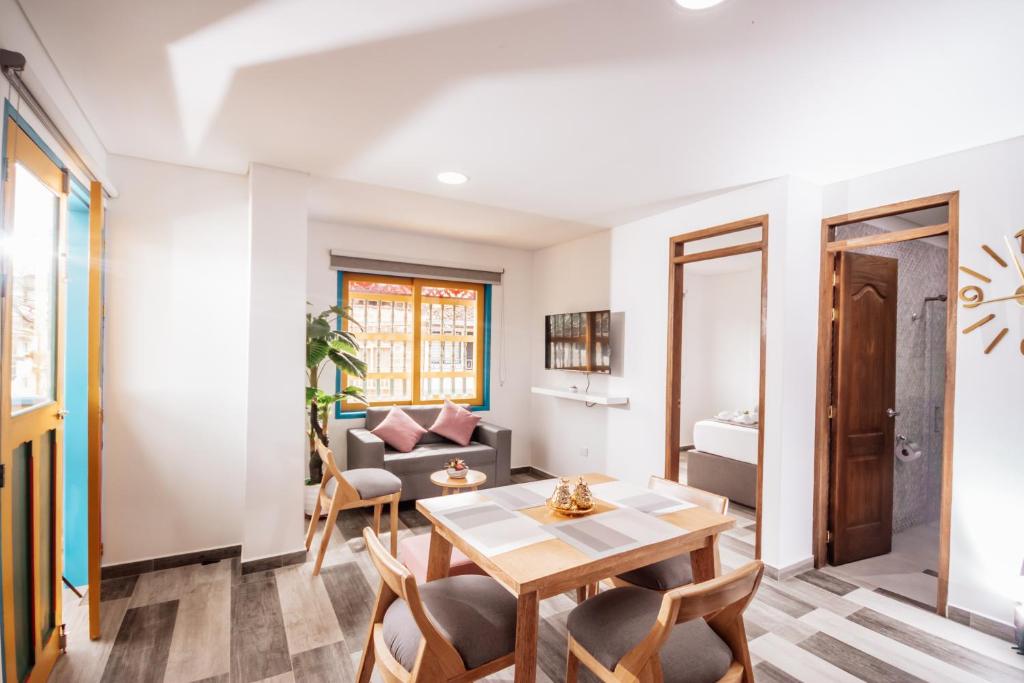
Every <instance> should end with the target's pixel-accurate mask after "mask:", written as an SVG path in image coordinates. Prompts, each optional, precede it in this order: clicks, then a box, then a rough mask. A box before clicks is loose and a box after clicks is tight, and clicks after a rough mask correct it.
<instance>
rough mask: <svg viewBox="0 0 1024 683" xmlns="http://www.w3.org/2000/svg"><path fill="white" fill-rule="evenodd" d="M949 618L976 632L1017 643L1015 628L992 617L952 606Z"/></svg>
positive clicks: (948, 614) (948, 612) (948, 611)
mask: <svg viewBox="0 0 1024 683" xmlns="http://www.w3.org/2000/svg"><path fill="white" fill-rule="evenodd" d="M947 616H948V617H949V618H950V619H951V620H953V621H955V622H957V623H959V624H963V625H964V626H970V627H971V628H973V629H974V630H976V631H981V632H982V633H985V634H988V635H990V636H994V637H996V638H999V639H1000V640H1005V641H1007V642H1010V643H1016V642H1017V641H1016V639H1015V637H1014V632H1013V626H1012V625H1011V624H1004V623H1003V622H1001V621H997V620H996V619H993V618H991V617H986V616H982V615H981V614H975V613H974V612H972V611H970V610H967V609H964V608H962V607H956V606H955V605H950V606H949V608H948V610H947Z"/></svg>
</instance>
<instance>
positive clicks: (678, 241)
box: [665, 214, 768, 559]
mask: <svg viewBox="0 0 1024 683" xmlns="http://www.w3.org/2000/svg"><path fill="white" fill-rule="evenodd" d="M753 228H761V239H759V240H757V241H756V242H745V243H743V244H735V245H732V246H728V247H722V248H719V249H711V250H709V251H702V252H696V253H691V254H686V253H685V252H686V245H687V243H689V242H695V241H697V240H703V239H708V238H710V237H720V236H722V235H728V234H731V233H734V232H740V231H742V230H750V229H753ZM754 252H761V340H760V368H759V374H760V377H759V378H758V391H757V410H758V429H757V494H756V496H757V497H756V504H757V507H756V509H755V511H754V515H755V519H756V527H755V542H754V557H755V558H758V559H759V558H760V557H761V510H762V508H763V507H764V506H763V501H762V498H761V489H762V486H763V481H764V385H765V380H764V377H765V341H766V339H767V323H768V214H762V215H760V216H753V217H751V218H744V219H742V220H738V221H734V222H732V223H726V224H724V225H716V226H714V227H711V228H704V229H702V230H694V231H692V232H686V233H683V234H681V235H676V236H674V237H670V238H669V249H668V362H667V373H666V376H665V425H666V426H665V478H666V479H670V480H671V481H678V480H679V451H680V448H681V446H680V443H679V431H680V422H681V421H682V418H681V415H680V412H679V411H680V408H681V406H682V374H681V373H682V368H683V268H684V266H685V265H686V264H687V263H694V262H696V261H708V260H710V259H716V258H724V257H727V256H737V255H739V254H750V253H754Z"/></svg>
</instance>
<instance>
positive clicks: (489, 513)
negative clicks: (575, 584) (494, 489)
mask: <svg viewBox="0 0 1024 683" xmlns="http://www.w3.org/2000/svg"><path fill="white" fill-rule="evenodd" d="M443 507H444V508H445V509H444V510H443V511H440V510H436V509H435V510H432V512H434V514H435V515H436V516H437V517H438V518H439V520H441V521H443V522H444V523H445V524H446V525H447V526H448V527H450V528H451V529H453V530H454V531H456V532H458V534H459V536H461V537H462V538H464V539H465V540H466V541H467V542H468V543H469V544H470V545H472V546H473V547H474V548H476V549H477V550H479V551H480V552H481V553H483V554H484V555H487V556H488V557H492V556H494V555H500V554H501V553H507V552H509V551H510V550H516V549H518V548H524V547H526V546H528V545H533V544H534V543H541V542H542V541H547V540H549V539H550V538H551V533H550V532H549V531H548V530H547V529H546V528H545V527H544V526H542V525H541V523H540V522H538V521H536V520H535V519H531V518H530V517H527V516H526V515H524V514H522V513H520V512H515V511H512V510H506V509H505V508H503V507H502V506H500V505H498V504H497V503H492V502H475V503H470V504H468V505H462V506H459V507H451V506H443Z"/></svg>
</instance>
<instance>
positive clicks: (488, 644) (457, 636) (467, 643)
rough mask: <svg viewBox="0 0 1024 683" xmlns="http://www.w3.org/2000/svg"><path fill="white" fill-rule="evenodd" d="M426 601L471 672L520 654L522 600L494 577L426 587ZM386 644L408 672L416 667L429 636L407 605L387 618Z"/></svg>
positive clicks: (399, 606)
mask: <svg viewBox="0 0 1024 683" xmlns="http://www.w3.org/2000/svg"><path fill="white" fill-rule="evenodd" d="M419 593H420V599H421V600H422V601H423V606H424V607H425V608H426V610H427V612H428V613H429V614H430V616H431V618H432V619H433V621H434V623H435V624H436V625H437V628H438V630H439V631H440V632H441V634H442V635H443V636H444V637H445V638H446V639H447V640H448V641H449V642H450V643H451V644H452V645H454V646H455V649H456V650H457V651H458V653H459V655H461V657H462V661H463V663H464V664H465V665H466V668H467V669H475V668H477V667H478V666H482V665H484V664H486V663H487V662H490V661H492V660H494V659H497V658H498V657H503V656H505V655H507V654H509V653H510V652H512V651H513V650H514V649H515V643H516V599H515V598H514V597H512V595H511V594H510V593H509V592H508V591H507V590H505V589H504V588H502V587H501V585H500V584H499V583H498V582H497V581H495V580H494V579H492V578H491V577H489V576H452V577H449V578H446V579H438V580H437V581H431V582H430V583H424V584H420V586H419ZM382 629H383V632H384V633H383V636H384V642H385V643H387V646H388V649H389V650H390V651H391V654H392V655H394V657H395V659H397V660H398V663H399V664H401V665H402V666H403V667H405V669H406V671H412V669H413V666H415V664H416V654H417V652H418V651H419V647H420V640H422V638H423V634H422V632H421V631H420V629H419V627H418V626H417V625H416V622H415V620H414V619H413V617H412V613H411V612H410V611H409V605H408V603H406V602H405V601H404V600H396V601H395V602H393V603H391V606H390V607H388V611H387V612H385V614H384V623H383V625H382Z"/></svg>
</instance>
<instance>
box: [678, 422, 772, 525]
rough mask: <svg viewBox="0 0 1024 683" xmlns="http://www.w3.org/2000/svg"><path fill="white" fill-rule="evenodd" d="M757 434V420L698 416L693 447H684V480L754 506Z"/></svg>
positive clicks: (755, 497) (694, 427) (755, 495)
mask: <svg viewBox="0 0 1024 683" xmlns="http://www.w3.org/2000/svg"><path fill="white" fill-rule="evenodd" d="M757 437H758V426H757V425H756V424H755V425H738V424H734V423H731V422H724V421H721V420H699V421H698V422H697V423H696V424H694V426H693V448H692V449H686V480H687V483H688V484H689V485H690V486H695V487H697V488H699V489H704V490H705V491H711V492H712V493H717V494H718V495H721V496H726V497H728V498H729V500H731V501H733V502H736V503H739V504H740V505H746V506H747V507H755V506H756V505H757V440H758V438H757Z"/></svg>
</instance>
